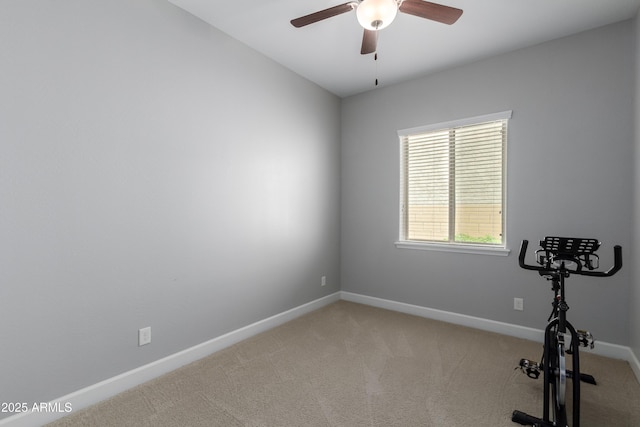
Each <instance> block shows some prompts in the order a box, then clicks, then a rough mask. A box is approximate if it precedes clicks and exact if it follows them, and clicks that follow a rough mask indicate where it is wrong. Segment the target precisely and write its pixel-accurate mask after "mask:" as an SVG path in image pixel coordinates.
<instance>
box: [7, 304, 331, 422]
mask: <svg viewBox="0 0 640 427" xmlns="http://www.w3.org/2000/svg"><path fill="white" fill-rule="evenodd" d="M338 300H340V292H336V293H333V294H331V295H327V296H325V297H323V298H320V299H317V300H314V301H311V302H309V303H307V304H303V305H301V306H299V307H295V308H293V309H291V310H288V311H285V312H283V313H280V314H276V315H275V316H271V317H269V318H267V319H264V320H261V321H258V322H256V323H253V324H251V325H248V326H245V327H243V328H240V329H237V330H235V331H232V332H229V333H227V334H224V335H221V336H219V337H217V338H214V339H212V340H209V341H206V342H204V343H202V344H198V345H196V346H193V347H191V348H188V349H186V350H183V351H180V352H178V353H175V354H172V355H170V356H167V357H165V358H163V359H160V360H157V361H155V362H152V363H149V364H147V365H144V366H141V367H139V368H136V369H133V370H131V371H128V372H125V373H123V374H120V375H117V376H115V377H112V378H109V379H107V380H104V381H101V382H99V383H97V384H94V385H91V386H89V387H86V388H83V389H81V390H78V391H75V392H73V393H70V394H68V395H66V396H62V397H60V398H58V399H55V400H53V401H51V402H48V404H47V405H48V408H50V409H51V408H53V409H54V410H53V411H51V412H49V411H43V412H34V411H28V412H23V413H20V414H17V415H13V416H11V417H8V418H4V419H2V420H0V426H2V427H8V426H10V427H35V426H41V425H43V424H46V423H50V422H52V421H55V420H57V419H59V418H62V417H64V416H65V415H69V414H68V413H66V412H64V408H66V407H69V405H70V407H71V408H72V409H73V411H78V410H80V409H84V408H87V407H89V406H91V405H94V404H96V403H98V402H101V401H103V400H105V399H108V398H110V397H113V396H115V395H116V394H118V393H121V392H123V391H125V390H128V389H130V388H132V387H135V386H137V385H140V384H143V383H145V382H147V381H150V380H152V379H154V378H156V377H159V376H160V375H163V374H166V373H168V372H171V371H173V370H175V369H178V368H179V367H181V366H184V365H186V364H188V363H191V362H195V361H196V360H198V359H202V358H203V357H206V356H208V355H210V354H212V353H215V352H216V351H220V350H222V349H224V348H227V347H229V346H231V345H233V344H236V343H238V342H240V341H242V340H245V339H247V338H250V337H252V336H254V335H257V334H259V333H261V332H264V331H267V330H269V329H272V328H274V327H276V326H279V325H281V324H283V323H285V322H288V321H290V320H293V319H295V318H297V317H300V316H302V315H304V314H307V313H310V312H311V311H314V310H317V309H319V308H322V307H324V306H326V305H328V304H331V303H333V302H336V301H338ZM65 405H67V406H65ZM55 409H62V411H59V412H58V411H55Z"/></svg>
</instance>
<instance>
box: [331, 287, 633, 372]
mask: <svg viewBox="0 0 640 427" xmlns="http://www.w3.org/2000/svg"><path fill="white" fill-rule="evenodd" d="M340 295H341V299H343V300H345V301H352V302H357V303H360V304H365V305H370V306H373V307H379V308H385V309H387V310H393V311H398V312H401V313H406V314H412V315H415V316H420V317H425V318H428V319H434V320H441V321H443V322H448V323H453V324H456V325H461V326H468V327H471V328H476V329H481V330H483V331H489V332H496V333H499V334H503V335H509V336H512V337H517V338H523V339H527V340H531V341H540V342H542V341H543V340H544V331H543V330H541V329H534V328H528V327H526V326H519V325H513V324H510V323H503V322H497V321H495V320H489V319H483V318H480V317H473V316H467V315H466V314H458V313H452V312H449V311H443V310H436V309H434V308H428V307H422V306H418V305H413V304H406V303H403V302H397V301H391V300H386V299H382V298H376V297H370V296H367V295H361V294H354V293H351V292H345V291H341V292H340ZM589 352H590V353H594V354H598V355H600V356H605V357H610V358H613V359H621V360H625V361H627V362H628V363H629V365H630V366H631V369H632V370H633V372H634V374H635V376H636V378H637V379H638V382H640V362H638V358H637V357H636V356H635V354H634V353H633V351H631V348H629V347H625V346H622V345H618V344H611V343H607V342H602V341H597V342H596V346H595V348H594V349H593V350H589Z"/></svg>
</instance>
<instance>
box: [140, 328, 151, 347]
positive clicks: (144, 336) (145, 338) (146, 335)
mask: <svg viewBox="0 0 640 427" xmlns="http://www.w3.org/2000/svg"><path fill="white" fill-rule="evenodd" d="M150 342H151V326H147V327H146V328H142V329H139V330H138V346H142V345H147V344H149V343H150Z"/></svg>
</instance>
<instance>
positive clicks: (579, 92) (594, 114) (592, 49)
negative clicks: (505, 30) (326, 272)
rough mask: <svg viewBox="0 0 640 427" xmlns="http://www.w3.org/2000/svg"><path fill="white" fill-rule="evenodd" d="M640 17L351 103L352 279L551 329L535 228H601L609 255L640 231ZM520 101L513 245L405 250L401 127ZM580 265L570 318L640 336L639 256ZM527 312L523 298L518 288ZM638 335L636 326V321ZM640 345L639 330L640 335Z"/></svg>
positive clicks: (352, 285) (592, 231) (347, 257)
mask: <svg viewBox="0 0 640 427" xmlns="http://www.w3.org/2000/svg"><path fill="white" fill-rule="evenodd" d="M633 43H634V33H633V23H632V21H626V22H623V23H619V24H615V25H611V26H607V27H603V28H600V29H596V30H592V31H589V32H585V33H581V34H578V35H575V36H572V37H568V38H564V39H560V40H556V41H552V42H548V43H545V44H541V45H537V46H533V47H530V48H526V49H522V50H519V51H515V52H512V53H508V54H504V55H500V56H497V57H494V58H491V59H487V60H483V61H480V62H476V63H473V64H470V65H465V66H460V67H457V68H453V69H450V70H447V71H444V72H441V73H438V74H434V75H430V76H427V77H424V78H420V79H417V80H414V81H411V82H407V83H403V84H398V85H394V86H390V87H387V88H381V89H379V90H376V91H371V92H368V93H364V94H361V95H357V96H353V97H350V98H347V99H344V100H343V103H342V141H343V146H342V234H341V236H342V237H341V239H342V254H343V255H342V263H341V265H342V289H343V290H344V291H350V292H355V293H359V294H365V295H369V296H374V297H380V298H386V299H390V300H394V301H400V302H406V303H411V304H416V305H420V306H425V307H431V308H436V309H441V310H446V311H450V312H455V313H463V314H466V315H471V316H478V317H481V318H486V319H493V320H497V321H502V322H508V323H512V324H518V325H524V326H529V327H534V328H543V327H544V325H545V323H546V319H547V315H548V312H549V310H550V302H551V299H552V295H551V292H550V290H549V286H548V284H547V283H546V282H545V281H544V280H542V279H541V278H540V277H539V276H538V275H537V274H535V273H534V272H530V271H525V270H522V269H520V268H519V267H518V265H517V264H518V263H517V251H518V249H519V244H520V241H521V240H522V239H528V240H530V241H532V243H533V244H534V246H537V240H539V239H541V238H543V237H544V236H545V235H561V236H576V237H578V236H582V237H595V238H598V239H600V240H601V241H602V242H603V243H604V245H603V247H602V250H601V253H602V262H603V264H604V265H609V264H610V263H611V262H612V252H613V250H612V247H613V245H614V244H620V245H622V246H623V248H624V250H625V251H628V250H629V248H630V246H631V243H632V241H633V238H632V225H633V221H632V217H631V212H632V207H633V195H634V191H633V180H632V179H631V178H632V176H633V169H634V164H633V153H634V142H633V133H634V124H633V120H634V115H633V107H634V91H633V90H632V88H633V85H634V71H633V70H634V59H633V57H634V48H633ZM504 110H513V118H512V119H511V121H510V125H509V126H510V127H509V142H508V195H507V221H508V225H507V243H508V247H509V248H510V249H511V254H510V255H509V256H508V257H498V256H487V255H469V254H461V253H444V252H432V251H416V250H407V249H397V248H396V247H395V246H394V241H395V240H396V239H397V238H398V189H399V160H398V156H399V148H398V139H397V136H396V133H395V132H396V130H398V129H406V128H411V127H416V126H421V125H426V124H431V123H438V122H442V121H448V120H453V119H459V118H466V117H473V116H477V115H482V114H488V113H494V112H499V111H504ZM627 265H628V267H627V268H625V269H623V271H621V272H620V273H619V274H618V275H616V276H615V277H613V278H610V279H606V280H602V279H594V278H581V277H576V278H574V277H572V278H571V279H569V282H568V288H567V295H568V301H569V304H570V306H571V311H570V319H571V320H572V321H573V324H574V325H575V326H577V327H580V328H585V329H590V330H591V331H592V332H593V333H594V335H595V336H596V337H597V338H598V339H600V340H602V341H608V342H611V343H617V344H622V345H627V344H628V343H629V308H630V307H629V305H628V303H627V301H628V297H629V294H630V277H631V270H632V268H631V265H632V263H629V264H627ZM514 297H522V298H524V304H525V310H524V311H523V312H517V311H514V310H513V298H514ZM636 337H637V330H636ZM636 345H637V342H636Z"/></svg>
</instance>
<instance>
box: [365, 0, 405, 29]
mask: <svg viewBox="0 0 640 427" xmlns="http://www.w3.org/2000/svg"><path fill="white" fill-rule="evenodd" d="M397 13H398V3H397V2H396V0H363V1H362V2H361V3H360V4H359V5H358V8H357V9H356V15H357V17H358V22H360V25H362V26H363V27H364V28H365V29H367V30H374V31H375V30H381V29H383V28H385V27H387V26H388V25H389V24H391V22H393V19H394V18H395V17H396V15H397Z"/></svg>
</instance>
